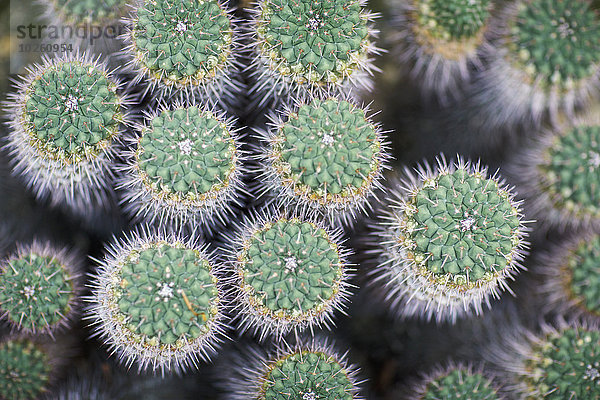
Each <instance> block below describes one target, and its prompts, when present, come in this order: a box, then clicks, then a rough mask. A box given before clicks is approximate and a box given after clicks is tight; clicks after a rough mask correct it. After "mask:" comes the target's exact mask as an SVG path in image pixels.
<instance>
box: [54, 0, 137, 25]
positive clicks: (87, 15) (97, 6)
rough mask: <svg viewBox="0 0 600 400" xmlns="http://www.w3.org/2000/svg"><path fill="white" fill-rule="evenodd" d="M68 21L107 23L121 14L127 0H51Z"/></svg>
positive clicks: (115, 19) (75, 22) (76, 22)
mask: <svg viewBox="0 0 600 400" xmlns="http://www.w3.org/2000/svg"><path fill="white" fill-rule="evenodd" d="M51 1H53V2H54V3H55V4H56V11H57V12H58V13H59V14H61V15H62V16H63V17H64V18H65V20H66V21H67V22H69V23H74V24H80V23H82V22H84V23H100V24H102V23H109V22H114V21H117V20H118V19H119V18H121V17H122V16H123V13H124V12H125V8H126V7H125V6H126V5H127V3H128V1H127V0H51Z"/></svg>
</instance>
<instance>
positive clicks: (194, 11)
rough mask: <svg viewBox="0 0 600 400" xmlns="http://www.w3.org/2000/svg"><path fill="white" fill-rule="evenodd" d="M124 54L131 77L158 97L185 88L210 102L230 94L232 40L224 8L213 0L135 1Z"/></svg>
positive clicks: (234, 83) (233, 66) (232, 91)
mask: <svg viewBox="0 0 600 400" xmlns="http://www.w3.org/2000/svg"><path fill="white" fill-rule="evenodd" d="M127 24H128V32H127V33H126V34H125V35H124V39H125V40H126V42H127V46H126V48H125V50H124V53H125V54H126V55H127V56H129V57H130V61H129V66H130V67H131V68H132V69H133V70H134V71H135V73H136V74H137V77H136V78H135V79H134V82H139V81H142V80H147V81H148V83H149V84H150V86H151V87H152V88H156V89H158V90H159V92H158V94H159V95H167V96H168V95H170V94H171V93H173V92H181V91H183V92H185V93H186V94H187V95H192V96H193V95H194V94H196V95H198V97H199V98H201V99H203V100H204V101H212V102H213V103H216V102H218V101H220V99H221V98H222V97H232V96H233V95H234V94H235V93H236V92H237V91H238V90H239V85H240V83H239V82H237V81H235V80H234V79H233V76H234V73H235V70H236V64H237V62H236V61H235V60H234V55H235V53H236V51H235V48H236V42H235V37H234V29H233V25H232V20H231V16H230V12H228V11H227V9H226V8H225V6H224V5H223V4H222V3H221V1H218V0H136V2H135V3H134V11H133V13H132V14H131V16H130V17H129V18H128V20H127Z"/></svg>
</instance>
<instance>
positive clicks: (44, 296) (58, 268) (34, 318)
mask: <svg viewBox="0 0 600 400" xmlns="http://www.w3.org/2000/svg"><path fill="white" fill-rule="evenodd" d="M74 296H75V294H74V292H73V284H72V282H71V277H70V276H69V273H68V271H67V269H66V266H65V265H62V264H61V263H60V262H59V261H58V260H56V258H54V257H50V256H40V255H38V254H35V253H27V254H24V255H23V256H21V257H19V258H12V259H9V260H8V262H7V263H6V265H5V267H4V270H3V271H2V273H1V274H0V311H2V310H3V311H7V312H8V319H9V320H10V321H11V322H12V323H15V324H18V325H22V326H23V327H24V328H25V329H31V330H34V331H37V330H43V329H46V328H48V327H49V326H52V325H56V324H57V323H59V322H60V321H61V320H63V319H64V317H65V316H66V315H67V314H69V312H70V311H71V306H70V305H69V302H70V301H71V300H72V299H73V297H74Z"/></svg>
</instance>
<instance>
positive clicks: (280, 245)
mask: <svg viewBox="0 0 600 400" xmlns="http://www.w3.org/2000/svg"><path fill="white" fill-rule="evenodd" d="M243 236H244V237H245V238H243V239H242V242H241V243H239V244H238V245H237V246H236V250H237V259H236V271H235V274H236V275H237V280H236V290H237V299H236V303H237V307H238V308H239V309H240V310H239V312H238V319H240V326H241V328H242V329H248V328H250V329H253V330H254V331H255V332H257V331H260V334H261V338H263V337H264V336H265V335H266V334H267V333H275V334H277V335H280V336H282V335H284V334H285V333H287V332H288V331H290V330H294V331H296V330H301V329H303V328H305V327H307V326H313V325H320V324H321V323H323V322H325V321H327V322H331V315H332V314H333V310H334V309H340V308H341V307H342V305H343V301H344V300H345V297H346V296H347V293H346V285H347V283H346V282H345V280H346V279H347V271H346V269H347V267H346V262H345V259H344V258H345V253H346V251H345V250H344V249H343V248H342V247H340V245H339V244H338V243H339V242H338V238H337V237H336V236H337V235H336V234H335V233H333V234H332V233H329V232H328V231H327V230H325V229H324V228H322V227H320V226H318V225H316V224H314V223H312V222H308V221H303V220H301V219H298V218H291V219H287V218H273V219H268V220H266V221H263V222H260V223H259V224H257V226H256V227H253V228H250V229H248V230H247V231H246V232H245V233H244V234H243Z"/></svg>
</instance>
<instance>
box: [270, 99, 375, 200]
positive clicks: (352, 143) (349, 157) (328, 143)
mask: <svg viewBox="0 0 600 400" xmlns="http://www.w3.org/2000/svg"><path fill="white" fill-rule="evenodd" d="M273 153H274V154H277V155H278V158H276V159H275V160H274V161H273V168H274V169H275V170H276V171H277V174H278V175H279V176H280V179H281V180H282V181H283V182H284V183H287V184H290V185H291V186H292V187H293V190H294V192H295V193H302V194H304V195H306V196H308V197H309V198H311V199H313V200H314V199H321V200H322V201H327V200H329V198H331V197H332V196H336V197H340V198H344V197H351V196H355V195H357V194H358V193H360V192H361V191H365V190H368V188H369V187H370V185H371V183H372V181H373V178H374V175H375V174H376V173H377V171H378V170H379V167H380V157H381V143H380V141H379V140H378V137H377V134H376V132H375V128H374V126H373V125H372V124H371V123H370V122H369V121H368V120H367V118H366V116H365V112H364V110H362V109H360V108H357V107H355V106H353V105H352V104H350V103H349V102H347V101H340V100H335V99H328V100H325V101H321V100H313V101H312V102H311V103H310V104H305V105H302V106H301V107H300V108H299V109H298V111H297V112H296V113H293V114H291V115H290V116H289V118H288V120H287V121H286V122H285V123H284V124H283V126H282V127H281V128H280V129H279V131H278V133H277V137H276V138H275V140H274V148H273ZM327 197H329V198H327Z"/></svg>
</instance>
